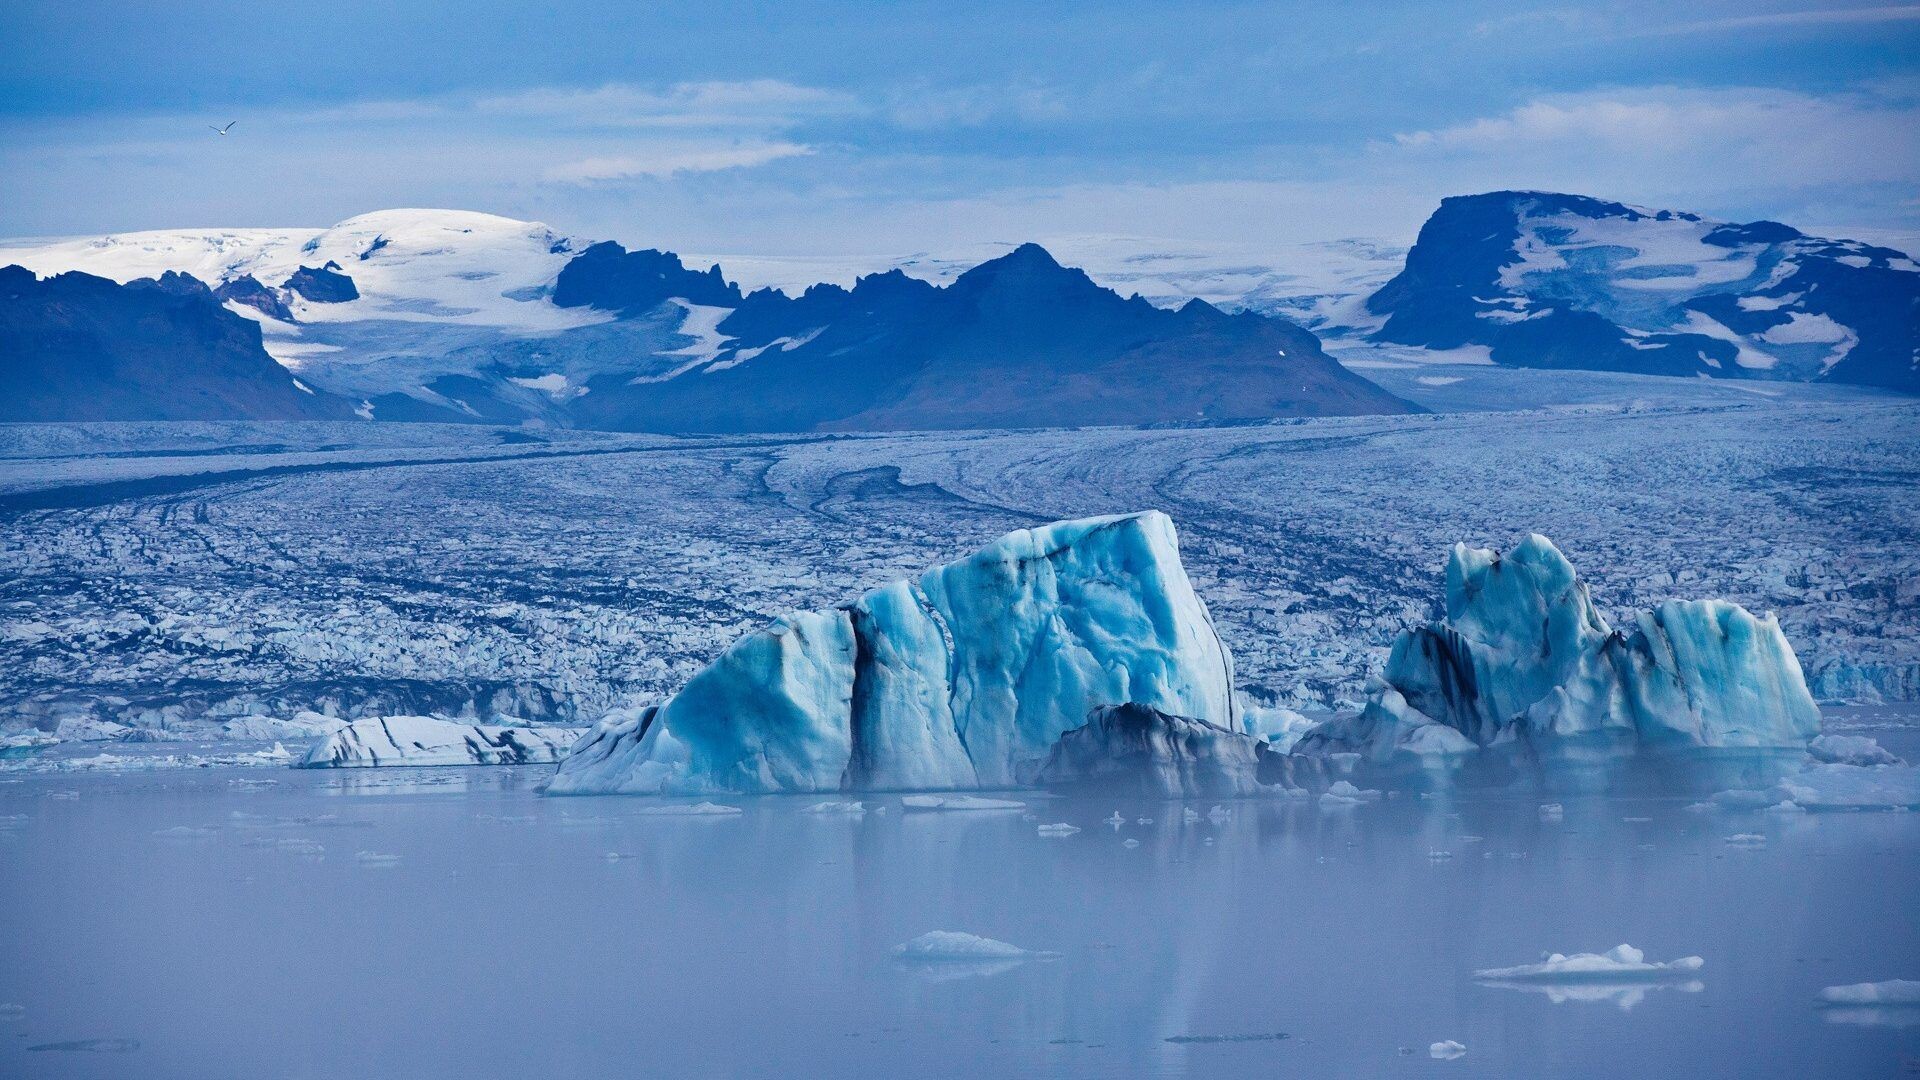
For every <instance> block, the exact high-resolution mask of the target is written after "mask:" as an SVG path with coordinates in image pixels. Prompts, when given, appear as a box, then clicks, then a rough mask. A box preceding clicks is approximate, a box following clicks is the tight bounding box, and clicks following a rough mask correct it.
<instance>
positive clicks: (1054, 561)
mask: <svg viewBox="0 0 1920 1080" xmlns="http://www.w3.org/2000/svg"><path fill="white" fill-rule="evenodd" d="M1232 682H1233V664H1232V660H1231V658H1230V657H1229V655H1228V653H1227V650H1226V648H1225V647H1224V646H1223V645H1222V644H1221V642H1220V639H1219V636H1218V635H1217V634H1216V633H1215V632H1214V627H1213V622H1212V620H1211V618H1210V617H1209V616H1208V614H1207V610H1206V607H1205V605H1203V604H1202V603H1201V602H1200V599H1199V597H1197V596H1196V595H1194V592H1193V587H1192V585H1191V583H1190V582H1189V581H1188V578H1187V575H1186V571H1185V569H1184V568H1182V566H1181V565H1180V558H1179V552H1178V546H1177V542H1176V538H1175V535H1174V530H1173V523H1172V522H1171V521H1170V520H1168V519H1167V517H1166V516H1165V515H1164V514H1160V513H1156V512H1148V513H1141V514H1129V515H1124V516H1118V517H1104V518H1088V519H1085V520H1080V521H1069V522H1059V523H1056V524H1052V525H1047V526H1044V527H1041V528H1037V529H1028V530H1021V531H1018V532H1014V533H1010V534H1008V535H1007V536H1005V537H1003V538H1002V539H1000V540H999V541H996V542H995V543H993V544H991V545H988V546H987V547H986V548H983V549H982V550H980V551H979V552H977V553H975V554H974V555H972V556H970V557H968V558H965V559H962V560H960V561H958V562H955V563H951V564H948V565H946V566H941V567H936V568H934V569H932V570H930V571H928V572H927V573H926V574H924V575H922V576H921V577H920V578H919V579H918V580H916V581H900V582H895V583H894V584H892V585H888V586H886V587H883V588H880V589H876V590H874V591H873V592H870V593H868V594H866V595H865V596H863V597H861V598H859V599H858V600H856V601H855V602H853V603H852V604H849V605H846V606H844V607H838V608H832V609H829V610H825V611H815V612H807V613H801V614H796V615H792V616H789V617H787V618H784V619H781V620H779V621H778V622H776V623H775V624H774V625H773V626H771V627H769V628H768V629H765V630H762V631H758V632H756V633H753V634H750V635H748V636H747V637H745V638H742V639H740V640H739V641H737V642H735V643H734V644H733V645H732V646H731V647H730V648H728V649H727V651H726V652H724V653H723V654H722V655H721V656H720V657H719V658H718V659H717V660H715V661H714V662H713V663H712V664H711V665H709V666H708V667H707V668H705V669H704V670H702V671H700V672H699V673H697V674H695V675H694V676H693V678H692V679H690V680H689V681H688V682H687V684H686V685H685V686H684V687H683V688H682V689H681V690H680V692H679V693H678V694H676V695H675V696H674V697H673V698H672V699H670V700H669V701H667V702H666V703H665V704H663V705H659V706H649V707H648V708H646V709H644V710H641V711H640V712H639V713H636V714H632V715H620V716H615V717H609V718H608V719H607V720H606V721H603V722H602V724H601V725H600V726H597V727H596V728H595V729H594V730H593V731H592V733H591V734H589V735H588V736H587V737H586V738H584V739H582V740H581V741H580V743H579V745H578V746H576V747H575V748H574V749H573V751H572V752H571V753H570V754H569V755H568V756H567V758H566V760H565V761H564V762H562V764H561V767H560V769H559V771H558V772H557V773H556V775H555V776H554V778H553V780H552V781H551V782H550V784H549V785H548V788H547V791H548V792H549V793H550V794H556V795H565V794H603V793H618V792H625V793H642V792H674V791H680V792H712V791H749V792H760V791H769V792H771V791H840V790H849V789H851V790H863V789H896V790H897V789H909V790H912V789H920V790H938V789H947V790H955V789H959V790H964V789H972V788H982V787H1000V786H1008V785H1012V784H1017V783H1025V782H1027V781H1029V780H1030V779H1031V778H1032V776H1033V774H1034V772H1035V771H1037V770H1038V768H1039V766H1040V765H1041V764H1042V763H1043V762H1044V761H1045V760H1046V757H1047V755H1048V753H1049V751H1050V750H1051V749H1052V747H1053V744H1054V742H1055V741H1056V740H1057V739H1059V737H1060V735H1061V733H1062V732H1064V731H1066V730H1067V729H1069V728H1071V727H1076V726H1079V725H1081V724H1083V723H1084V722H1085V721H1086V717H1087V715H1088V713H1089V711H1090V710H1091V709H1093V708H1094V707H1095V706H1100V705H1116V704H1122V703H1125V702H1129V701H1131V702H1138V703H1140V704H1142V705H1146V706H1149V707H1151V708H1154V709H1158V710H1160V711H1163V712H1166V713H1168V714H1172V715H1177V716H1185V717H1195V718H1198V719H1200V720H1203V721H1206V722H1208V723H1210V724H1214V725H1217V726H1219V727H1220V728H1223V729H1225V730H1227V731H1229V732H1233V733H1236V734H1237V733H1238V732H1239V730H1240V728H1239V717H1238V715H1237V706H1236V704H1235V702H1234V700H1233V694H1232Z"/></svg>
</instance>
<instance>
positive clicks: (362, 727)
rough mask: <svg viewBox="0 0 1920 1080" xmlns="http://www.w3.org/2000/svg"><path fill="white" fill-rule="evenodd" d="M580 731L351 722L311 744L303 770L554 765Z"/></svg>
mask: <svg viewBox="0 0 1920 1080" xmlns="http://www.w3.org/2000/svg"><path fill="white" fill-rule="evenodd" d="M580 733H581V729H580V728H525V727H494V726H489V725H482V724H456V723H454V722H452V721H450V720H438V719H435V718H433V717H431V716H382V717H376V718H374V719H371V720H357V721H355V722H354V723H352V724H349V725H347V726H346V727H344V728H341V729H340V730H338V731H335V732H334V733H333V734H331V735H328V736H327V737H326V738H324V739H322V740H320V741H319V742H318V743H315V744H314V746H313V749H311V750H309V751H307V756H306V757H304V758H302V759H301V760H300V763H299V767H300V768H303V769H346V768H371V767H375V766H387V765H524V764H533V763H540V762H553V761H558V760H560V758H561V757H562V756H563V755H564V754H565V753H566V751H567V747H568V746H571V745H572V744H573V742H574V740H575V739H577V738H579V737H580Z"/></svg>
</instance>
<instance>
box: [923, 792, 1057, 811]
mask: <svg viewBox="0 0 1920 1080" xmlns="http://www.w3.org/2000/svg"><path fill="white" fill-rule="evenodd" d="M900 805H901V806H904V807H906V808H907V809H909V810H1024V809H1026V807H1027V804H1026V803H1023V802H1015V801H1014V800H1012V799H985V798H981V797H980V796H978V795H905V796H902V797H901V799H900Z"/></svg>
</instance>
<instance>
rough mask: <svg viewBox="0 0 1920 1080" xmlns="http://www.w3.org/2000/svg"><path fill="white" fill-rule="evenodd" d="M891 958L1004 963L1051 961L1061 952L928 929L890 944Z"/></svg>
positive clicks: (937, 961) (920, 961)
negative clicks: (892, 956) (1025, 947)
mask: <svg viewBox="0 0 1920 1080" xmlns="http://www.w3.org/2000/svg"><path fill="white" fill-rule="evenodd" d="M893 955H894V958H895V959H897V960H899V961H901V962H902V963H910V964H994V965H998V964H1004V963H1008V962H1019V961H1023V960H1051V959H1054V958H1056V957H1058V956H1059V955H1060V954H1059V953H1056V952H1042V951H1037V950H1033V949H1023V948H1021V947H1020V946H1018V945H1010V944H1008V943H1007V942H1004V941H995V940H994V939H993V938H989V937H981V936H980V935H978V934H968V933H964V932H962V931H959V930H929V931H927V932H926V933H924V934H921V935H920V936H919V937H917V938H914V939H913V940H912V941H907V942H902V943H901V944H899V945H895V946H894V947H893Z"/></svg>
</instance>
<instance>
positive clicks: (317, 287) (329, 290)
mask: <svg viewBox="0 0 1920 1080" xmlns="http://www.w3.org/2000/svg"><path fill="white" fill-rule="evenodd" d="M281 288H283V289H290V290H292V291H293V292H296V293H298V294H300V295H301V296H303V297H306V298H307V299H308V300H310V301H312V302H313V303H316V304H344V303H346V302H347V301H349V300H358V299H360V290H359V289H358V288H357V287H355V286H354V284H353V279H352V278H350V277H348V276H347V275H345V274H343V273H341V272H340V264H339V263H336V262H334V261H333V260H331V259H329V260H327V263H326V265H325V266H318V267H315V266H302V267H301V268H300V269H298V270H295V271H294V272H293V276H291V277H289V278H287V280H286V281H285V282H284V283H282V285H281Z"/></svg>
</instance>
